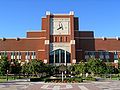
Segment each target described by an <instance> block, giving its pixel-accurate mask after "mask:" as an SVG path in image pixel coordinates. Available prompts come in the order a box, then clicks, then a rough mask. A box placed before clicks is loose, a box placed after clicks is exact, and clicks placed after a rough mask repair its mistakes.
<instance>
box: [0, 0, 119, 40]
mask: <svg viewBox="0 0 120 90" xmlns="http://www.w3.org/2000/svg"><path fill="white" fill-rule="evenodd" d="M46 11H51V12H52V13H69V11H74V12H75V16H77V17H79V21H80V30H82V31H83V30H90V31H94V33H95V37H102V36H105V37H116V36H120V0H0V37H7V38H11V37H25V36H26V31H29V30H30V31H31V30H40V29H41V17H42V16H45V12H46Z"/></svg>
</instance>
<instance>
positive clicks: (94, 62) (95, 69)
mask: <svg viewBox="0 0 120 90" xmlns="http://www.w3.org/2000/svg"><path fill="white" fill-rule="evenodd" d="M87 64H88V72H90V73H92V74H104V73H106V70H107V68H106V64H105V63H104V62H103V61H102V60H100V59H95V58H90V59H89V60H88V62H87Z"/></svg>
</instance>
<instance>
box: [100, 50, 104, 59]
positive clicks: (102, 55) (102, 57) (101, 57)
mask: <svg viewBox="0 0 120 90" xmlns="http://www.w3.org/2000/svg"><path fill="white" fill-rule="evenodd" d="M99 58H100V59H104V52H102V51H101V52H99Z"/></svg>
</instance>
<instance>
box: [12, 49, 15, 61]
mask: <svg viewBox="0 0 120 90" xmlns="http://www.w3.org/2000/svg"><path fill="white" fill-rule="evenodd" d="M13 61H15V52H14V51H13V52H11V62H13Z"/></svg>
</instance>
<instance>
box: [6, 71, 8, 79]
mask: <svg viewBox="0 0 120 90" xmlns="http://www.w3.org/2000/svg"><path fill="white" fill-rule="evenodd" d="M6 78H7V81H8V70H7V76H6Z"/></svg>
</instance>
